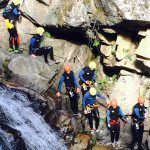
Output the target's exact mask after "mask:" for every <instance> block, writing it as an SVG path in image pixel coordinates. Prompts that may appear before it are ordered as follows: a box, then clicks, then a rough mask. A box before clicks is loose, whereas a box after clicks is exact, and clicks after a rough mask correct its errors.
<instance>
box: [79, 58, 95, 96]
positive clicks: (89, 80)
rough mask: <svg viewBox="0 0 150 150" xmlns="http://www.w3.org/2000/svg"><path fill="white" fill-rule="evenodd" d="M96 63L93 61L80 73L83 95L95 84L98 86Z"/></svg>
mask: <svg viewBox="0 0 150 150" xmlns="http://www.w3.org/2000/svg"><path fill="white" fill-rule="evenodd" d="M95 69H96V63H95V62H94V61H91V62H90V63H89V66H86V67H84V68H83V69H82V70H81V71H80V72H79V78H80V82H81V90H82V95H83V96H84V94H85V93H86V92H87V91H88V90H89V89H90V86H91V85H92V84H93V83H94V84H95V85H96V75H95Z"/></svg>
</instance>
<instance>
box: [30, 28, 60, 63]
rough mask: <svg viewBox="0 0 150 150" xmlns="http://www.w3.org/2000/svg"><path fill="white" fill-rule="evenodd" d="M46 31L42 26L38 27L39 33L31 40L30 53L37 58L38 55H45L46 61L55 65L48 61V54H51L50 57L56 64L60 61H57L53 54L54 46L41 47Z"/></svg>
mask: <svg viewBox="0 0 150 150" xmlns="http://www.w3.org/2000/svg"><path fill="white" fill-rule="evenodd" d="M44 31H45V30H44V28H42V27H38V28H37V34H35V35H34V36H33V37H32V38H31V40H30V46H29V55H31V57H32V58H36V56H42V55H44V60H45V63H46V64H48V65H49V66H51V65H53V63H50V62H48V55H49V56H50V59H51V60H52V61H53V62H54V63H55V64H57V63H59V61H56V60H55V59H54V54H53V48H52V47H50V46H48V47H47V46H44V47H40V43H41V41H42V39H43V33H44Z"/></svg>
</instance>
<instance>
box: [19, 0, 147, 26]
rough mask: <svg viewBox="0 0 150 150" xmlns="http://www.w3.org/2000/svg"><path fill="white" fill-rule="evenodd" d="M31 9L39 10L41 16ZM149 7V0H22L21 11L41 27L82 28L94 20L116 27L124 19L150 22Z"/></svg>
mask: <svg viewBox="0 0 150 150" xmlns="http://www.w3.org/2000/svg"><path fill="white" fill-rule="evenodd" d="M34 6H38V7H40V13H39V11H37V9H36V8H34ZM149 7H150V2H149V1H148V0H145V1H142V0H138V1H134V0H130V1H129V0H124V1H120V0H110V1H105V0H75V1H72V0H71V1H60V0H51V1H48V0H33V1H32V2H29V1H24V3H23V5H22V8H21V9H22V11H23V12H24V13H25V14H26V15H27V16H29V17H30V18H31V19H33V21H35V22H37V23H38V24H40V25H56V26H57V25H60V26H62V25H63V26H72V27H78V26H82V27H85V26H88V25H90V22H93V20H95V19H96V20H97V21H98V22H100V23H101V24H102V25H115V24H118V23H121V22H122V21H124V20H128V21H133V22H134V21H147V22H149V21H150V20H149V18H150V17H149V14H150V9H149ZM39 14H40V15H39ZM41 16H42V17H41ZM139 23H140V24H141V22H139ZM143 25H144V23H143Z"/></svg>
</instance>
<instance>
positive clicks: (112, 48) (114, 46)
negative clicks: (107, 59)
mask: <svg viewBox="0 0 150 150" xmlns="http://www.w3.org/2000/svg"><path fill="white" fill-rule="evenodd" d="M116 51H117V44H113V45H112V46H111V53H112V55H114V56H115V55H116Z"/></svg>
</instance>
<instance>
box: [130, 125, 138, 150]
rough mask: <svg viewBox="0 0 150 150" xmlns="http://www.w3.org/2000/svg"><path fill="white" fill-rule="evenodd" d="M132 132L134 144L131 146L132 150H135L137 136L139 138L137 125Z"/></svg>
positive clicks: (133, 126) (132, 127) (132, 128)
mask: <svg viewBox="0 0 150 150" xmlns="http://www.w3.org/2000/svg"><path fill="white" fill-rule="evenodd" d="M131 132H132V143H131V146H130V149H131V150H133V149H134V146H135V144H136V143H137V141H138V140H137V136H138V128H137V127H136V124H134V125H132V126H131Z"/></svg>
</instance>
